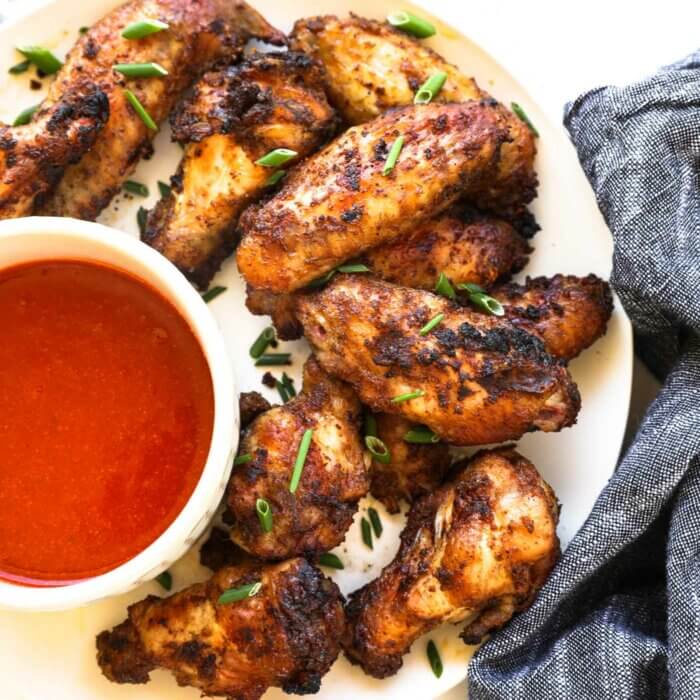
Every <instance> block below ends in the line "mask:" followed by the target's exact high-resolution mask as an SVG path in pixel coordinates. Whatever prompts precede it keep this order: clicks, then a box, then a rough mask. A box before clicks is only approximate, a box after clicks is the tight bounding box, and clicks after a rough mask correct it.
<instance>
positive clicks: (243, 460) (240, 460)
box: [233, 452, 253, 467]
mask: <svg viewBox="0 0 700 700" xmlns="http://www.w3.org/2000/svg"><path fill="white" fill-rule="evenodd" d="M252 461H253V455H252V454H250V452H246V453H245V454H243V455H238V457H236V459H234V460H233V466H234V467H237V466H238V465H239V464H248V462H252Z"/></svg>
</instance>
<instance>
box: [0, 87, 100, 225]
mask: <svg viewBox="0 0 700 700" xmlns="http://www.w3.org/2000/svg"><path fill="white" fill-rule="evenodd" d="M108 116H109V102H108V101H107V97H106V95H105V94H104V93H103V92H102V91H101V90H100V89H99V88H98V87H97V86H96V85H94V84H93V83H89V82H88V83H83V84H78V85H76V86H75V87H74V89H73V90H72V91H69V92H67V93H66V94H65V95H63V96H62V97H61V99H60V100H59V101H58V102H56V103H54V104H53V105H51V106H50V107H47V106H44V107H42V109H41V110H40V111H39V112H38V113H37V114H36V116H35V117H34V120H33V121H32V122H31V123H30V124H26V125H24V126H5V125H3V124H0V219H14V218H17V217H19V216H28V215H30V214H31V213H32V212H33V210H34V203H35V201H36V200H38V199H40V198H41V197H42V196H45V195H46V193H47V192H50V191H51V189H52V188H53V187H54V186H55V185H56V183H57V182H58V180H59V179H60V177H61V175H62V174H63V171H64V170H65V168H66V167H67V166H69V165H70V164H71V163H75V162H76V161H78V160H79V159H80V157H81V156H82V155H83V153H85V152H86V151H87V150H88V148H90V146H91V145H92V144H93V143H94V142H95V138H96V137H97V135H98V133H99V132H100V129H101V128H102V127H103V126H104V123H105V122H106V121H107V118H108Z"/></svg>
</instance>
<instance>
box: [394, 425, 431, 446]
mask: <svg viewBox="0 0 700 700" xmlns="http://www.w3.org/2000/svg"><path fill="white" fill-rule="evenodd" d="M403 439H404V442H410V443H413V444H415V445H431V444H435V443H436V442H440V436H439V435H438V434H437V433H434V432H433V431H432V430H431V429H430V428H428V427H427V426H425V425H417V426H416V427H415V428H411V429H410V430H409V431H408V432H407V433H406V434H405V435H404V436H403Z"/></svg>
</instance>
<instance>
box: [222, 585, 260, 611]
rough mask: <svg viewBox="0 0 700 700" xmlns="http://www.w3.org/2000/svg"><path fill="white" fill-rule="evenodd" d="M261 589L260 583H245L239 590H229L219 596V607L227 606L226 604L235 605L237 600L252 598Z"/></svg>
mask: <svg viewBox="0 0 700 700" xmlns="http://www.w3.org/2000/svg"><path fill="white" fill-rule="evenodd" d="M261 588H262V583H261V582H260V581H257V582H256V583H247V584H246V585H245V586H241V587H240V588H229V589H228V590H227V591H224V592H223V593H222V594H221V595H220V596H219V605H228V603H237V602H238V601H239V600H245V599H246V598H252V597H253V596H254V595H257V594H258V593H259V592H260V589H261Z"/></svg>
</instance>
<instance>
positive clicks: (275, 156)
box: [255, 148, 297, 168]
mask: <svg viewBox="0 0 700 700" xmlns="http://www.w3.org/2000/svg"><path fill="white" fill-rule="evenodd" d="M296 156H297V152H296V151H292V150H291V149H289V148H275V150H274V151H270V152H269V153H266V154H265V155H264V156H263V157H262V158H258V159H257V160H256V161H255V164H256V165H262V166H264V167H265V168H279V167H280V165H284V164H285V163H286V162H287V161H288V160H291V159H292V158H296Z"/></svg>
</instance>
